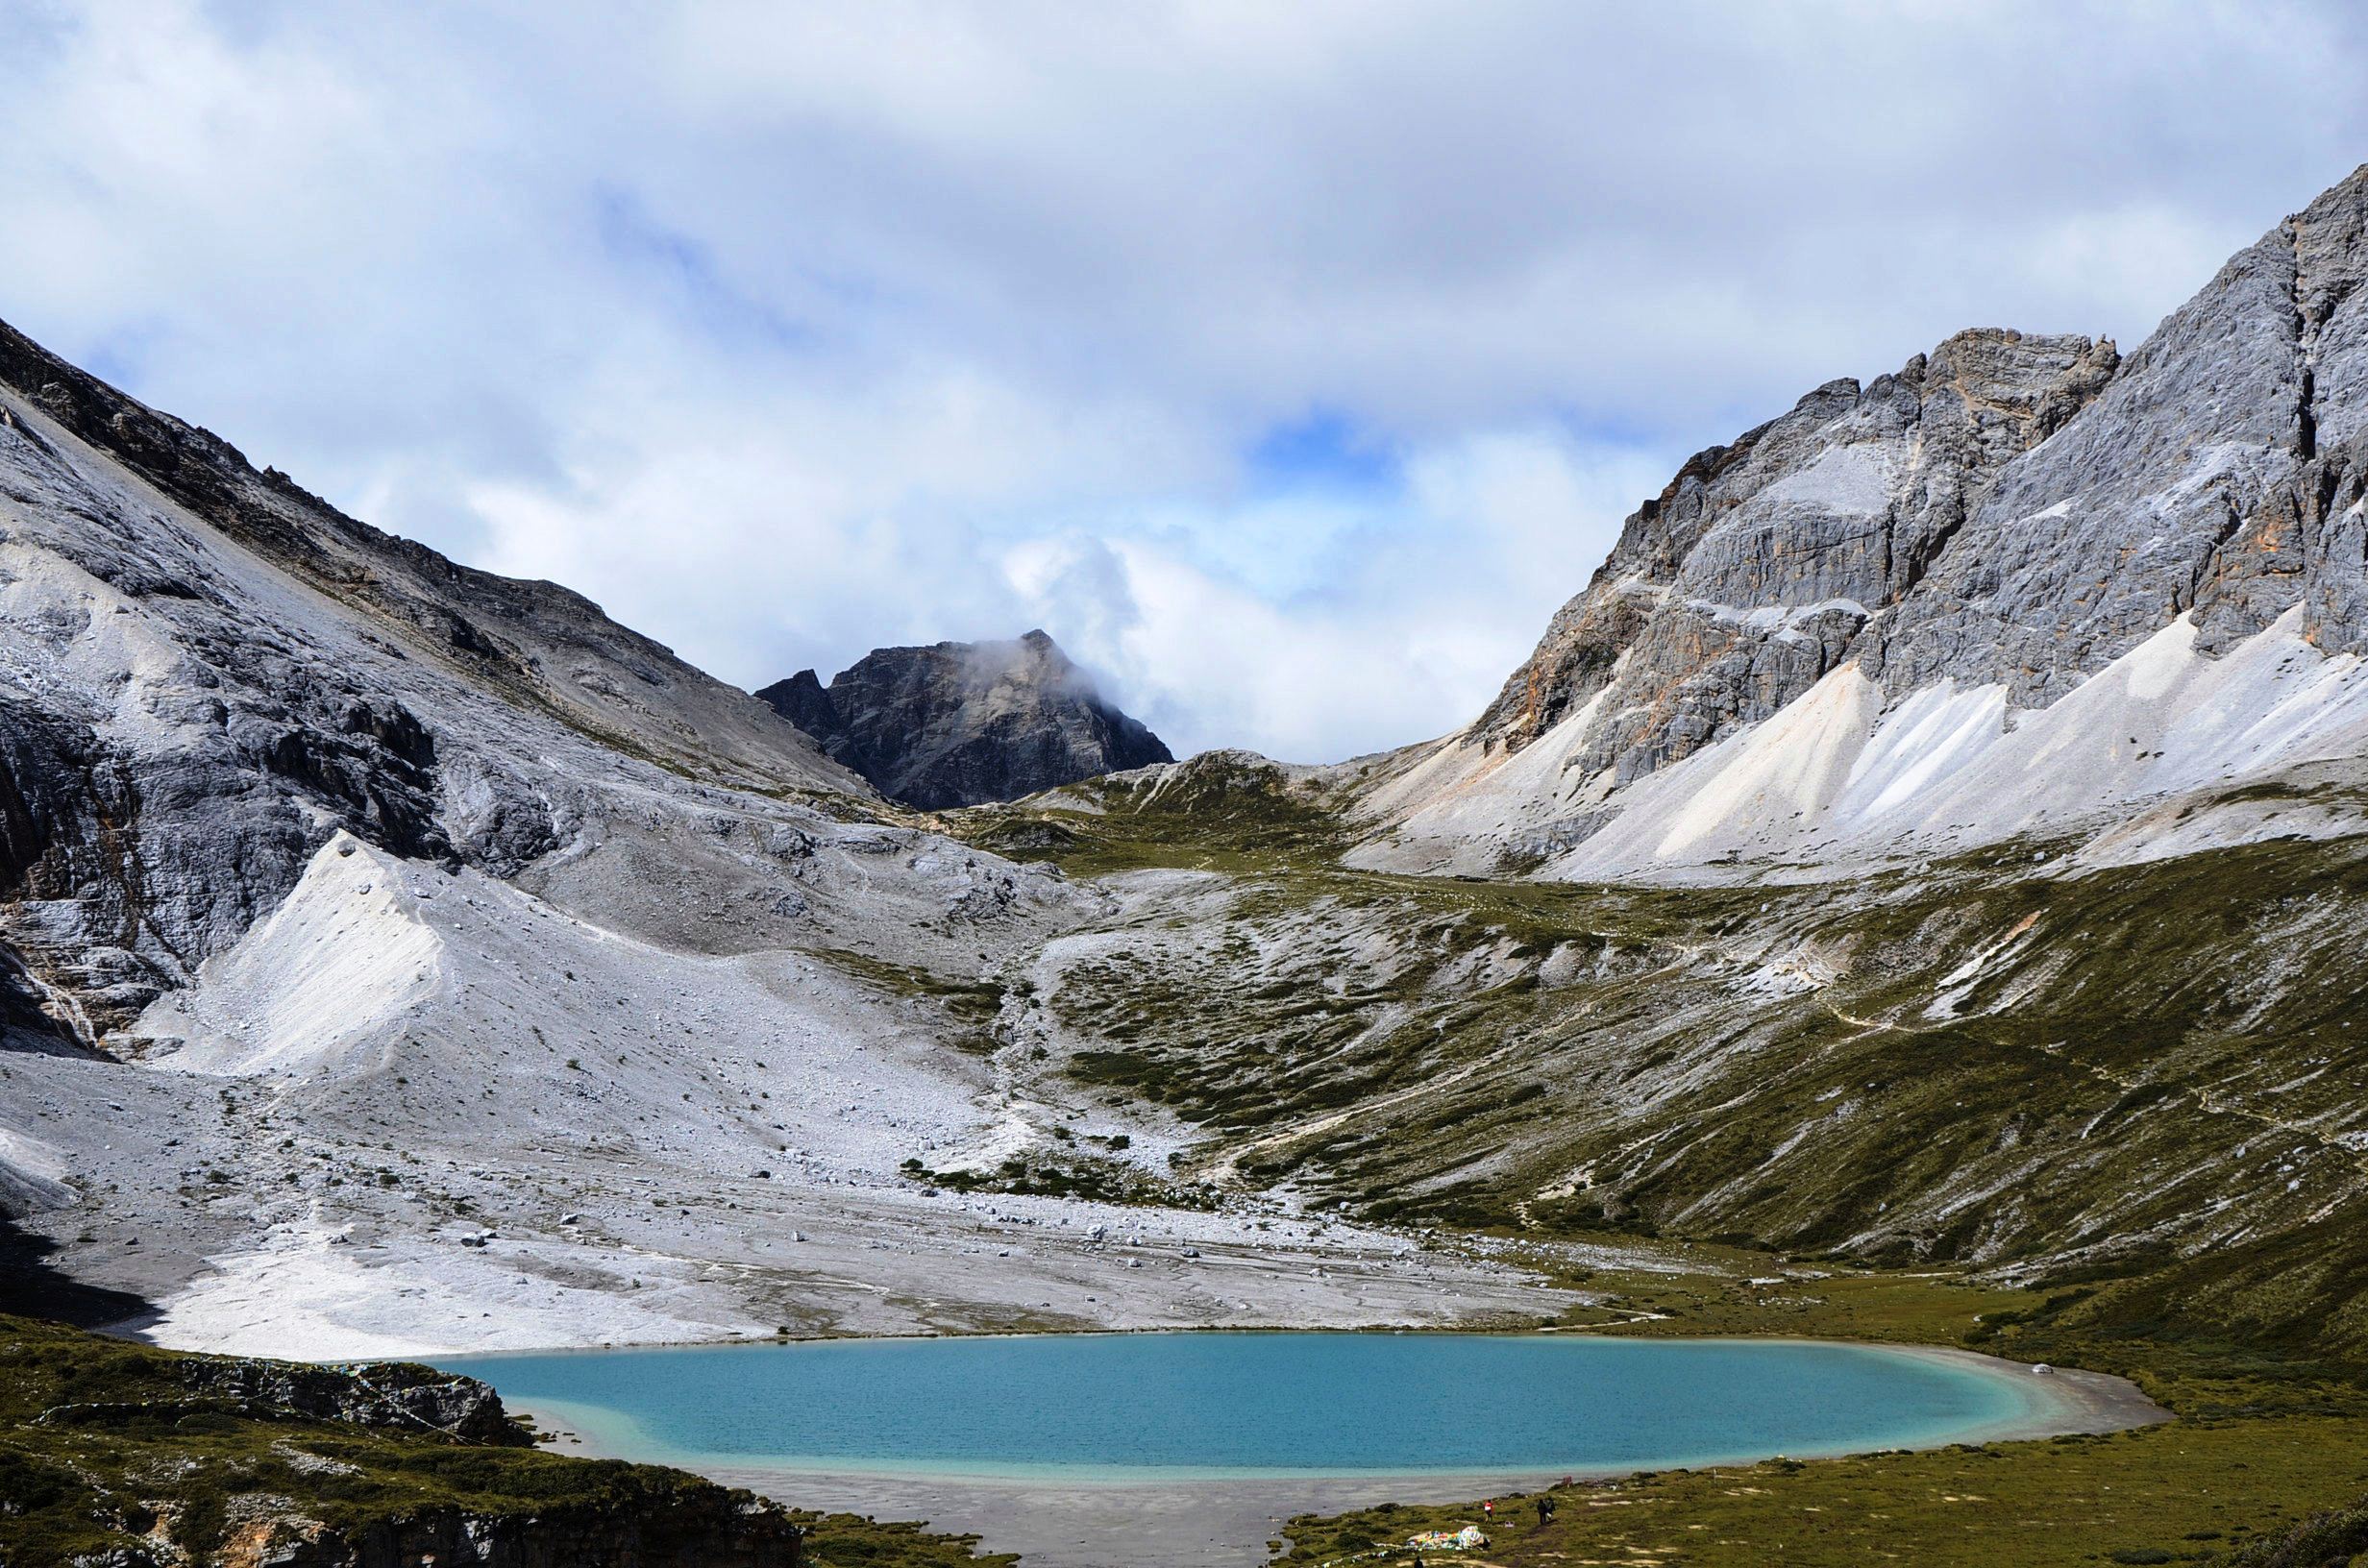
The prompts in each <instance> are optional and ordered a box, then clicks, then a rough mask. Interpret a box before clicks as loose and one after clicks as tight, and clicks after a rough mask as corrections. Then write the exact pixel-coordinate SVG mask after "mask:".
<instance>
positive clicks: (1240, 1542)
mask: <svg viewBox="0 0 2368 1568" xmlns="http://www.w3.org/2000/svg"><path fill="white" fill-rule="evenodd" d="M1886 1348H1887V1349H1895V1350H1901V1351H1904V1352H1907V1353H1908V1354H1912V1355H1915V1356H1919V1357H1927V1358H1930V1359H1932V1360H1939V1361H1946V1362H1950V1363H1952V1364H1956V1365H1961V1366H1973V1367H1979V1368H1981V1369H1983V1370H1985V1371H1988V1372H1993V1373H2001V1374H2004V1375H2009V1376H2012V1377H2014V1378H2015V1379H2017V1380H2023V1381H2026V1382H2027V1385H2028V1386H2029V1387H2031V1388H2032V1389H2033V1391H2034V1392H2035V1394H2036V1395H2037V1396H2038V1397H2036V1398H2035V1399H2034V1400H2033V1401H2032V1403H2031V1406H2030V1409H2028V1410H2027V1411H2026V1412H2025V1413H2024V1414H2023V1415H2022V1416H2020V1417H2018V1418H2015V1419H2013V1420H2010V1421H2005V1422H2000V1423H1997V1424H1994V1425H1992V1426H1990V1427H1987V1428H1984V1429H1982V1430H1980V1431H1977V1432H1971V1433H1961V1434H1960V1435H1959V1436H1957V1437H1955V1438H1953V1439H1951V1440H1952V1441H1960V1442H1962V1441H1974V1442H2006V1441H2015V1440H2020V1439H2029V1438H2042V1437H2054V1436H2060V1435H2064V1434H2067V1433H2108V1432H2122V1431H2126V1430H2128V1429H2130V1428H2132V1427H2142V1426H2150V1425H2153V1424H2154V1423H2156V1422H2158V1421H2168V1420H2170V1419H2172V1417H2171V1413H2170V1412H2169V1411H2168V1410H2165V1409H2162V1408H2161V1407H2160V1406H2158V1405H2157V1404H2156V1403H2155V1402H2154V1401H2152V1400H2150V1399H2148V1398H2147V1397H2146V1396H2145V1394H2144V1393H2142V1392H2141V1391H2140V1390H2139V1389H2138V1387H2137V1386H2136V1384H2133V1383H2131V1382H2129V1381H2128V1380H2127V1379H2125V1378H2116V1377H2111V1376H2109V1375H2107V1374H2105V1373H2101V1372H2082V1371H2071V1370H2057V1371H2053V1372H2051V1373H2047V1374H2044V1375H2042V1374H2038V1373H2035V1372H2033V1371H2032V1370H2031V1369H2030V1368H2028V1367H2026V1366H2024V1365H2022V1364H2021V1363H2020V1362H2015V1361H2007V1360H1999V1359H1998V1358H1996V1357H1990V1356H1981V1355H1977V1354H1975V1353H1973V1352H1971V1351H1963V1350H1949V1349H1942V1348H1939V1347H1936V1346H1887V1347H1886ZM521 1409H523V1410H524V1411H525V1412H526V1413H529V1414H530V1415H532V1416H533V1418H534V1420H535V1423H536V1425H538V1426H540V1427H541V1428H543V1430H545V1431H547V1432H552V1433H557V1434H558V1440H557V1441H556V1442H555V1445H554V1446H555V1448H557V1450H558V1451H559V1452H561V1453H565V1454H591V1455H599V1456H602V1457H608V1458H648V1457H649V1456H647V1455H644V1454H636V1453H632V1452H629V1451H626V1450H624V1449H622V1448H612V1447H609V1446H606V1445H604V1444H603V1443H602V1442H601V1441H600V1440H599V1439H598V1438H597V1437H594V1436H590V1435H587V1434H586V1433H582V1432H580V1431H577V1430H575V1429H573V1428H571V1427H569V1426H568V1424H567V1423H566V1422H565V1421H564V1420H563V1419H561V1418H560V1417H559V1416H558V1415H556V1413H555V1412H552V1411H549V1410H538V1409H535V1408H534V1407H532V1406H531V1405H528V1406H524V1407H521ZM697 1468H698V1469H699V1470H700V1471H701V1472H702V1473H703V1474H704V1475H707V1476H710V1477H712V1478H713V1479H715V1480H717V1481H721V1482H727V1483H728V1484H730V1485H734V1486H745V1487H748V1488H749V1489H750V1490H752V1491H754V1492H757V1493H760V1494H762V1495H764V1496H766V1497H771V1498H775V1499H777V1500H778V1501H780V1502H782V1503H785V1504H788V1505H790V1506H791V1507H801V1508H819V1509H825V1510H827V1511H830V1512H843V1513H867V1514H872V1515H874V1516H876V1517H878V1518H883V1519H914V1520H919V1521H921V1522H922V1523H924V1524H925V1525H927V1526H928V1527H929V1528H930V1529H932V1530H940V1531H956V1532H960V1533H964V1534H974V1535H977V1536H978V1537H980V1540H981V1544H982V1545H983V1546H984V1547H985V1548H986V1549H988V1550H991V1551H997V1552H1017V1553H1020V1554H1021V1555H1022V1557H1023V1563H1024V1568H1257V1565H1259V1564H1262V1563H1264V1562H1266V1561H1267V1559H1268V1557H1269V1556H1270V1553H1269V1549H1268V1543H1269V1542H1270V1541H1273V1540H1277V1539H1279V1538H1281V1536H1282V1533H1283V1525H1284V1523H1285V1522H1286V1521H1287V1520H1289V1519H1291V1518H1292V1517H1293V1516H1295V1515H1297V1514H1302V1513H1336V1512H1340V1511H1342V1510H1344V1509H1348V1508H1360V1507H1371V1506H1372V1505H1374V1504H1377V1503H1391V1502H1395V1503H1454V1502H1461V1501H1467V1500H1474V1501H1476V1500H1478V1499H1480V1498H1484V1497H1490V1496H1503V1495H1505V1494H1507V1493H1511V1492H1524V1491H1535V1490H1538V1489H1539V1488H1541V1487H1542V1486H1545V1485H1548V1484H1550V1483H1552V1482H1555V1481H1558V1480H1560V1479H1562V1477H1563V1476H1564V1475H1566V1474H1576V1475H1578V1476H1580V1477H1582V1478H1583V1479H1589V1480H1593V1479H1600V1478H1601V1477H1603V1476H1607V1475H1613V1474H1617V1473H1618V1472H1616V1471H1604V1470H1595V1471H1587V1470H1581V1471H1575V1472H1571V1471H1557V1472H1508V1473H1506V1474H1503V1475H1475V1474H1471V1473H1468V1472H1457V1473H1440V1472H1429V1473H1416V1474H1411V1475H1381V1474H1361V1475H1354V1476H1311V1477H1279V1478H1275V1477H1260V1478H1251V1479H1225V1480H1210V1481H1158V1482H1128V1481H1103V1480H1086V1481H1075V1480H1066V1479H1065V1480H1060V1481H1047V1480H1040V1479H1024V1480H1016V1479H1012V1478H1008V1477H989V1476H961V1475H949V1474H896V1475H882V1474H866V1473H857V1472H836V1471H829V1472H824V1471H810V1470H787V1469H782V1468H779V1467H773V1466H764V1465H729V1464H703V1465H699V1466H697Z"/></svg>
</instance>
